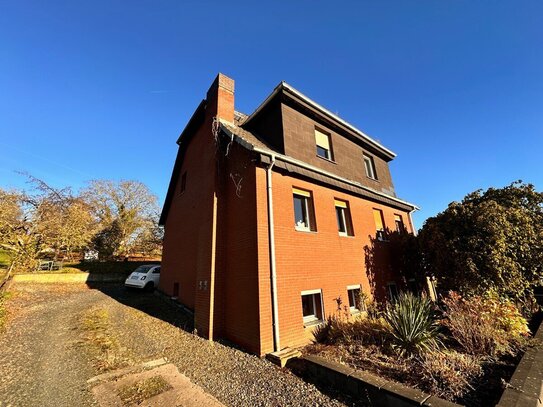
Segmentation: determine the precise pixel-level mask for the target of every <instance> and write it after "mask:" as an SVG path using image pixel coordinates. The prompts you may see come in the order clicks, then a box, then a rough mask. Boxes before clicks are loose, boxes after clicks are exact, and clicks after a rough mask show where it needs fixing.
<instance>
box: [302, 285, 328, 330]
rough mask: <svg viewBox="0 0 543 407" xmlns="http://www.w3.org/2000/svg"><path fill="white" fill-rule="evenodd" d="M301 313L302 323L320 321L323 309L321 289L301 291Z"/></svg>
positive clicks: (308, 323) (307, 323)
mask: <svg viewBox="0 0 543 407" xmlns="http://www.w3.org/2000/svg"><path fill="white" fill-rule="evenodd" d="M302 313H303V318H304V325H310V324H314V323H318V322H320V321H322V319H323V310H322V292H321V290H311V291H302Z"/></svg>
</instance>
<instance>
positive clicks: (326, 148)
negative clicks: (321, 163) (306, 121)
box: [315, 129, 334, 161]
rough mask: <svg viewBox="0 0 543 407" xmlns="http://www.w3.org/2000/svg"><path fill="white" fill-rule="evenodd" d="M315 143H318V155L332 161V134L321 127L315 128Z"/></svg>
mask: <svg viewBox="0 0 543 407" xmlns="http://www.w3.org/2000/svg"><path fill="white" fill-rule="evenodd" d="M315 143H316V145H317V155H318V156H319V157H322V158H326V159H327V160H330V161H332V160H333V159H334V158H333V157H332V144H331V142H330V134H327V133H324V132H322V131H320V130H319V129H315Z"/></svg>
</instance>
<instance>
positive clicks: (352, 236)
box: [339, 232, 354, 239]
mask: <svg viewBox="0 0 543 407" xmlns="http://www.w3.org/2000/svg"><path fill="white" fill-rule="evenodd" d="M339 237H349V238H351V239H353V238H354V235H348V234H347V233H341V232H340V233H339Z"/></svg>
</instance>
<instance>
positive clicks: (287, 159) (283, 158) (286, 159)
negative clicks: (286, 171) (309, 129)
mask: <svg viewBox="0 0 543 407" xmlns="http://www.w3.org/2000/svg"><path fill="white" fill-rule="evenodd" d="M238 137H239V136H238ZM239 138H240V139H241V137H239ZM241 140H243V139H241ZM243 142H244V144H246V145H249V146H251V149H252V150H253V151H255V152H257V153H260V154H264V155H267V156H269V157H272V156H273V157H274V161H275V158H278V159H280V160H281V161H284V162H287V163H290V164H294V165H297V166H299V167H302V168H305V169H306V170H310V171H314V172H316V173H318V174H321V175H325V176H327V177H330V178H333V179H335V180H338V181H341V182H344V183H346V184H349V185H353V186H355V187H358V188H362V189H364V190H366V191H368V192H371V193H373V194H376V195H379V196H381V197H383V198H386V199H390V200H391V201H394V202H397V203H400V204H403V205H407V206H410V207H412V208H413V210H418V209H419V207H418V206H416V205H413V204H412V203H409V202H407V201H404V200H402V199H398V198H396V197H393V196H390V195H387V194H385V193H383V192H379V191H376V190H374V189H371V188H369V187H366V186H364V185H362V184H360V183H359V182H355V181H351V180H348V179H346V178H343V177H340V176H338V175H335V174H332V173H331V172H328V171H325V170H321V169H320V168H317V167H314V166H312V165H310V164H306V163H304V162H303V161H299V160H296V159H294V158H290V157H287V156H286V155H282V154H274V153H272V152H270V151H267V150H263V149H261V148H258V147H255V146H253V145H252V144H250V143H248V142H246V141H245V140H243Z"/></svg>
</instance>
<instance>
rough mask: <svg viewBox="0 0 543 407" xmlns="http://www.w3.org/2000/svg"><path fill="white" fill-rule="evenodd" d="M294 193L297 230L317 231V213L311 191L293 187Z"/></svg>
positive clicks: (295, 225)
mask: <svg viewBox="0 0 543 407" xmlns="http://www.w3.org/2000/svg"><path fill="white" fill-rule="evenodd" d="M292 195H293V201H294V227H295V228H296V230H299V231H303V232H310V231H315V230H316V227H315V226H316V225H315V214H314V211H313V199H312V197H311V192H309V191H304V190H302V189H296V188H293V189H292Z"/></svg>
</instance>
